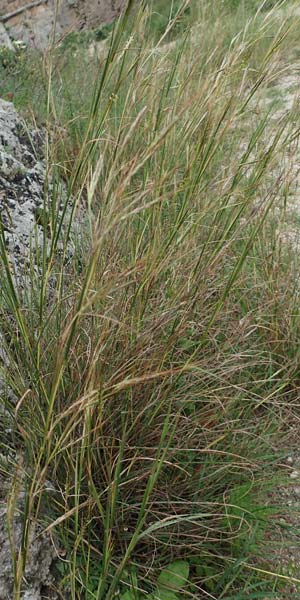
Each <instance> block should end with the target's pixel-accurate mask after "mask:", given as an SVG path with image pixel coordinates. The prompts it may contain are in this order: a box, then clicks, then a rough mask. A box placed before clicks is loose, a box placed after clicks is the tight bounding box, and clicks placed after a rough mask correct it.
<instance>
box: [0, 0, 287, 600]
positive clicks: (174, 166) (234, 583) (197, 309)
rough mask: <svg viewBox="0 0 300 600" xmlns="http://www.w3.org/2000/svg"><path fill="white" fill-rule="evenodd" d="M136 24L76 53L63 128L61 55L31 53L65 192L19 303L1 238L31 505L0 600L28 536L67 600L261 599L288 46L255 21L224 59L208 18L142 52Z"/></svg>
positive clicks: (265, 585) (281, 391) (283, 300)
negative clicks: (36, 527) (280, 63)
mask: <svg viewBox="0 0 300 600" xmlns="http://www.w3.org/2000/svg"><path fill="white" fill-rule="evenodd" d="M185 4H186V5H187V4H188V3H185ZM132 8H134V7H131V3H130V2H129V4H128V7H127V10H126V11H125V12H124V15H123V16H122V18H120V20H119V22H118V23H117V24H116V25H115V27H114V30H113V33H112V35H111V37H110V39H109V40H108V42H107V45H106V46H105V47H104V48H102V50H101V53H100V56H99V57H98V56H93V57H91V56H90V54H88V53H86V51H82V57H81V55H80V54H77V58H76V60H77V65H78V71H77V72H76V73H75V74H74V77H75V78H76V81H78V80H80V77H82V82H85V84H86V81H87V80H89V77H90V73H92V75H93V82H90V83H89V85H87V87H84V88H81V89H79V90H78V94H79V95H80V97H82V105H81V111H80V110H79V107H78V112H76V114H75V113H74V110H73V108H74V105H76V102H78V98H77V97H75V96H74V97H73V96H72V94H73V90H72V81H71V78H70V79H69V80H67V81H69V84H70V87H69V88H68V89H65V88H64V85H65V84H66V81H65V80H64V79H61V76H60V73H59V71H57V63H56V61H58V64H59V62H60V61H61V60H62V56H61V54H60V50H59V49H58V50H57V51H56V50H55V49H52V50H51V52H50V53H49V55H48V56H47V57H45V58H44V63H43V69H42V72H43V73H44V74H46V75H47V78H48V79H47V87H46V86H44V89H46V91H47V93H46V97H45V107H46V124H47V126H48V130H49V135H48V138H47V147H46V150H47V160H48V167H49V174H50V173H53V172H55V173H56V174H59V175H60V177H61V178H63V179H64V180H65V185H66V189H67V193H66V194H65V195H64V194H63V192H59V189H56V186H54V192H53V191H52V192H51V193H50V191H49V193H48V195H47V193H46V194H45V207H44V210H45V213H47V225H46V226H45V228H44V229H45V232H44V235H45V244H44V247H43V249H40V250H39V251H38V250H36V251H35V252H33V253H32V261H31V269H29V270H28V272H27V273H24V278H25V282H26V285H25V286H24V285H23V286H22V285H21V284H20V285H19V284H18V282H16V279H15V278H14V276H13V274H12V273H11V271H10V266H9V262H8V261H7V260H6V252H5V244H4V243H3V239H2V242H1V250H2V256H3V269H2V272H1V286H2V295H3V309H2V314H3V315H4V316H3V317H2V319H1V321H2V323H1V329H2V332H3V333H2V335H3V340H4V344H5V351H6V353H7V355H8V356H9V367H8V369H7V370H6V378H7V381H8V383H9V386H10V387H11V388H12V389H13V391H14V394H15V395H16V396H17V398H18V403H17V406H16V407H13V406H12V405H10V404H9V402H8V403H7V409H8V410H10V412H11V416H12V419H13V430H14V437H13V439H14V446H15V448H17V449H18V456H20V454H21V455H22V460H23V467H22V487H23V488H24V490H25V492H24V493H25V497H26V502H25V508H24V515H23V521H24V534H23V540H22V548H21V549H20V552H19V554H17V555H16V557H15V561H16V568H15V573H16V576H15V591H14V593H15V598H21V590H22V576H23V572H24V566H25V564H26V556H27V552H28V546H29V539H30V528H31V524H32V523H33V522H35V521H36V520H38V521H39V522H40V523H42V524H43V527H44V528H45V530H46V531H47V532H48V534H50V536H51V538H52V539H53V540H54V543H55V545H56V548H57V549H58V550H57V552H58V555H59V556H60V562H59V565H58V568H59V570H60V574H61V594H62V597H70V598H72V600H75V599H76V598H78V599H79V598H80V599H82V598H85V599H97V600H102V599H103V600H104V599H105V600H112V599H113V598H120V599H122V600H134V599H138V600H142V599H143V598H145V597H146V596H148V598H151V599H156V600H177V599H179V597H180V598H185V597H186V598H188V597H190V598H206V597H207V598H228V599H229V598H234V597H236V598H239V597H241V596H239V595H238V594H239V592H241V591H242V592H243V593H244V596H243V597H245V598H246V597H249V598H261V597H263V594H269V597H271V595H272V593H273V591H274V593H275V591H276V590H277V591H276V593H277V595H278V593H279V592H278V589H277V581H279V582H280V574H278V575H275V574H274V573H273V568H272V563H270V562H269V561H270V556H269V554H271V552H269V549H267V550H265V551H264V552H263V540H264V532H265V530H266V529H267V524H268V521H269V519H270V518H271V517H272V512H271V510H270V508H268V507H265V506H264V504H265V498H266V493H267V491H268V489H269V486H270V485H271V484H270V472H271V467H272V461H274V460H275V459H274V456H272V439H273V437H272V436H273V434H274V431H275V430H276V429H277V428H278V426H279V424H280V416H281V407H282V403H283V402H284V398H285V393H288V395H289V398H293V397H294V395H296V393H297V381H296V378H295V377H294V376H293V373H296V366H297V365H298V354H297V355H296V354H295V352H294V346H293V340H292V338H293V336H290V337H289V336H287V337H286V340H287V341H286V344H287V345H288V347H289V351H290V356H289V358H288V359H287V360H285V362H284V364H283V363H282V356H283V355H284V356H286V349H285V348H284V347H283V346H282V344H281V343H280V341H281V340H282V337H283V336H285V335H286V327H287V325H286V321H285V319H283V318H282V313H281V310H280V308H281V306H284V307H285V311H286V313H285V314H287V313H288V312H289V310H290V306H292V303H293V299H292V298H290V297H289V296H288V294H286V295H283V294H281V291H280V290H281V288H282V287H283V283H281V281H279V280H277V284H278V285H277V284H276V285H277V287H276V290H277V292H278V293H277V296H276V307H274V303H273V291H274V290H273V287H272V285H271V283H270V282H271V281H273V282H274V279H273V277H274V273H275V272H276V274H277V277H278V278H280V269H279V267H278V264H279V263H278V255H277V254H276V253H275V254H274V260H273V259H272V257H270V256H269V257H268V263H266V256H265V248H266V245H265V242H264V236H266V235H267V234H268V235H269V228H268V219H269V215H270V212H271V210H272V207H273V205H274V203H279V202H280V198H281V196H282V195H283V192H282V188H283V186H284V185H285V188H284V189H285V190H286V183H287V182H286V181H285V178H284V172H282V171H281V170H280V171H278V168H279V169H280V166H279V167H278V165H280V157H281V156H282V153H283V152H284V150H285V148H286V147H287V146H288V144H289V142H290V139H292V138H293V135H294V131H293V125H292V123H290V122H289V120H288V119H287V120H283V121H282V122H280V123H278V127H277V130H276V133H275V134H274V135H272V136H270V135H269V134H268V123H269V115H268V113H267V112H266V111H265V110H264V109H260V110H257V105H256V100H255V98H256V94H257V93H258V90H259V89H260V87H261V86H262V85H265V84H266V83H267V82H268V80H271V79H272V77H274V73H275V72H276V68H277V60H278V53H279V51H280V43H281V41H282V40H283V39H284V38H285V36H286V35H287V30H286V27H285V24H282V25H280V26H277V28H276V27H275V26H274V24H273V23H271V22H270V20H269V19H268V17H267V16H266V15H263V16H261V15H260V14H256V16H255V17H253V19H254V20H253V19H252V20H251V19H247V20H246V22H245V23H244V25H243V27H242V29H241V30H237V31H236V32H235V35H234V36H231V39H230V43H228V29H227V28H226V27H227V25H228V27H231V24H230V23H229V21H228V22H227V21H226V18H225V16H224V18H223V17H222V15H220V16H219V18H217V19H216V18H215V16H214V17H213V19H212V17H211V12H210V6H209V3H207V4H204V3H203V4H202V7H201V15H200V16H201V19H200V20H199V22H196V23H195V26H194V28H193V29H192V30H191V31H190V34H185V35H184V36H183V37H178V38H177V39H176V41H175V42H174V41H173V42H172V43H171V44H169V45H164V41H165V38H164V34H163V36H162V39H161V41H160V42H155V43H154V44H153V43H152V41H151V40H152V38H151V39H150V38H149V37H148V36H147V35H146V34H145V32H146V31H147V27H148V19H149V18H150V16H151V15H149V12H147V10H146V9H145V10H140V11H136V10H135V11H134V15H135V17H134V19H133V18H132V12H131V9H132ZM171 26H172V21H171V22H170V27H171ZM87 65H88V68H89V70H90V71H89V73H86V68H87ZM41 77H42V74H41ZM91 83H93V85H91ZM59 88H60V91H61V95H60V96H59V95H58V94H57V90H58V89H59ZM76 91H77V90H76ZM68 99H69V103H68ZM274 172H276V174H277V176H276V177H274ZM53 176H54V175H53ZM60 193H61V194H62V197H61V198H59V194H60ZM53 196H54V198H53ZM59 200H62V201H64V202H65V210H64V211H63V213H62V215H61V216H60V217H59V216H58V213H57V212H56V210H55V206H56V205H57V204H58V202H59ZM274 239H275V238H274ZM267 243H271V242H266V244H267ZM274 243H276V240H275V242H274ZM278 252H279V250H278ZM279 262H280V261H279ZM278 269H279V271H278ZM266 271H267V273H266ZM282 276H283V274H282ZM285 277H286V278H285V283H286V281H287V277H288V274H286V273H285ZM28 282H30V284H28ZM274 285H275V283H274ZM295 293H296V292H295ZM297 327H298V326H297V323H296V322H295V323H294V338H293V339H295V336H296V329H297ZM296 337H297V336H296ZM14 481H15V480H14ZM50 488H51V489H50ZM49 489H50V491H49ZM166 567H167V569H166ZM168 569H169V571H168ZM168 573H169V576H168ZM170 573H171V577H170ZM176 577H177V578H179V583H178V582H176ZM174 582H175V583H174ZM279 589H280V586H279ZM235 594H237V595H236V596H235Z"/></svg>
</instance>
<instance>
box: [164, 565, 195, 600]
mask: <svg viewBox="0 0 300 600" xmlns="http://www.w3.org/2000/svg"><path fill="white" fill-rule="evenodd" d="M189 572H190V568H189V563H188V562H187V561H186V560H176V561H175V562H173V563H170V564H169V565H168V566H167V567H166V568H165V569H163V571H162V572H161V574H160V576H159V578H158V580H157V584H158V588H159V589H161V588H168V590H175V591H178V590H181V589H182V588H183V587H184V586H185V585H186V583H187V581H188V578H189ZM163 600H168V599H163ZM170 600H172V599H170Z"/></svg>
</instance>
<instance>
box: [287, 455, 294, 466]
mask: <svg viewBox="0 0 300 600" xmlns="http://www.w3.org/2000/svg"><path fill="white" fill-rule="evenodd" d="M286 462H287V464H288V465H292V464H293V462H294V459H293V457H292V456H288V457H287V459H286Z"/></svg>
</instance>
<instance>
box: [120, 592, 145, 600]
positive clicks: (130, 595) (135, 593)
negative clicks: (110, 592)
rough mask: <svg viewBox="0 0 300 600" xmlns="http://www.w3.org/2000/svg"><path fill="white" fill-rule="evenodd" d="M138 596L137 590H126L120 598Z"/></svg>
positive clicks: (131, 599)
mask: <svg viewBox="0 0 300 600" xmlns="http://www.w3.org/2000/svg"><path fill="white" fill-rule="evenodd" d="M139 598H140V596H139V595H138V593H137V592H133V591H132V590H127V592H125V593H124V594H122V596H121V597H120V600H139Z"/></svg>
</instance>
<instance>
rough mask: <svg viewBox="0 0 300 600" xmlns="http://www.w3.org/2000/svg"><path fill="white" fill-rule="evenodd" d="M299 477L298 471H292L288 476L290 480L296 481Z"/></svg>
mask: <svg viewBox="0 0 300 600" xmlns="http://www.w3.org/2000/svg"><path fill="white" fill-rule="evenodd" d="M298 477H299V471H292V472H291V474H290V478H291V479H298Z"/></svg>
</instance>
